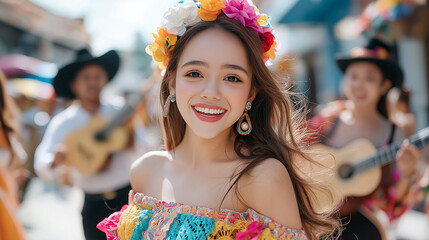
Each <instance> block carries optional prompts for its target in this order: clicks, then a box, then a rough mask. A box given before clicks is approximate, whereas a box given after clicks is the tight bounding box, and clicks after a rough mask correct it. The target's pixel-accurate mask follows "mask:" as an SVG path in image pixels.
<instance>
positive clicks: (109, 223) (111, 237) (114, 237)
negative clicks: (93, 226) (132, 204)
mask: <svg viewBox="0 0 429 240" xmlns="http://www.w3.org/2000/svg"><path fill="white" fill-rule="evenodd" d="M127 207H128V205H124V206H122V208H121V211H118V212H114V213H113V214H111V215H110V216H109V217H108V218H105V219H103V221H101V222H99V223H98V224H97V228H98V229H99V230H101V231H102V232H104V233H105V234H106V239H107V240H119V238H118V234H117V231H116V230H117V229H118V223H119V218H120V217H121V215H122V213H123V212H124V211H125V209H127Z"/></svg>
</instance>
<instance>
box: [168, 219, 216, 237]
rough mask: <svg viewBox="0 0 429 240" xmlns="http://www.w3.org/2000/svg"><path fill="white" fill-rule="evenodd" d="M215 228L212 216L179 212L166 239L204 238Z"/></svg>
mask: <svg viewBox="0 0 429 240" xmlns="http://www.w3.org/2000/svg"><path fill="white" fill-rule="evenodd" d="M214 229H215V222H214V221H213V219H211V218H205V217H200V216H193V215H190V214H179V215H178V216H177V217H176V219H174V222H173V223H172V224H171V226H170V230H169V231H168V233H167V237H166V238H165V239H166V240H185V239H201V240H204V239H206V238H207V236H208V235H209V234H210V233H211V232H212V231H213V230H214Z"/></svg>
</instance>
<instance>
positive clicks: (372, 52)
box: [350, 47, 390, 59]
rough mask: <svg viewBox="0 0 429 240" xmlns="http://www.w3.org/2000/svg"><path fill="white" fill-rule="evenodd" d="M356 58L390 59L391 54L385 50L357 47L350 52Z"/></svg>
mask: <svg viewBox="0 0 429 240" xmlns="http://www.w3.org/2000/svg"><path fill="white" fill-rule="evenodd" d="M350 54H351V56H352V57H354V58H359V57H371V58H377V59H390V56H389V53H388V52H387V50H386V49H385V48H382V47H376V48H374V49H367V48H364V47H355V48H353V49H352V50H351V52H350Z"/></svg>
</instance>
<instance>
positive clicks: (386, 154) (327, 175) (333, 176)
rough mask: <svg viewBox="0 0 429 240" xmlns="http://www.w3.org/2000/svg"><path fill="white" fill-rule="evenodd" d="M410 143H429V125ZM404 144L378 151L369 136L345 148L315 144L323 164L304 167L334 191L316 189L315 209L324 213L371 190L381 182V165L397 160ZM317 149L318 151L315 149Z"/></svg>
mask: <svg viewBox="0 0 429 240" xmlns="http://www.w3.org/2000/svg"><path fill="white" fill-rule="evenodd" d="M409 140H410V143H411V144H413V145H415V146H416V147H417V148H419V149H421V148H423V147H424V146H425V145H427V144H428V143H429V127H427V128H424V129H422V130H421V131H419V132H418V133H417V134H415V135H413V136H412V137H410V138H409ZM400 147H401V143H396V144H391V145H389V146H387V147H386V148H383V149H380V150H377V149H376V148H375V147H374V146H373V144H372V143H371V142H369V141H368V140H366V139H358V140H356V141H353V142H352V143H350V144H348V145H347V146H345V147H343V148H342V149H334V148H331V147H328V146H326V145H322V144H316V145H315V146H314V148H315V151H317V153H320V155H319V156H313V157H314V158H315V160H316V161H317V162H318V163H320V165H317V164H309V165H306V166H304V167H305V169H304V170H303V172H304V173H305V174H307V176H308V177H310V178H312V179H315V180H320V181H321V182H324V183H327V184H328V188H329V190H330V191H331V194H329V193H327V192H324V191H322V190H320V189H317V188H316V189H313V191H314V192H315V198H316V199H313V203H314V204H315V206H316V209H318V210H319V211H321V212H323V211H324V210H326V209H330V208H332V206H333V205H336V206H338V205H339V204H340V203H341V202H342V201H343V199H344V198H345V197H348V196H355V197H361V196H366V195H368V194H370V193H372V192H373V191H374V190H375V189H376V188H377V186H378V185H379V183H380V181H381V173H382V171H381V167H382V166H383V165H386V164H388V163H391V162H393V161H395V160H396V153H397V152H398V150H399V149H400ZM316 149H317V150H316Z"/></svg>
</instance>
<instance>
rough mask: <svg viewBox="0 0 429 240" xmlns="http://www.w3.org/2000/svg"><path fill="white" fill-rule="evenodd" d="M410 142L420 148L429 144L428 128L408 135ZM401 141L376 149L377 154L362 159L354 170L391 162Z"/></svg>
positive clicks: (360, 170)
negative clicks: (410, 135)
mask: <svg viewBox="0 0 429 240" xmlns="http://www.w3.org/2000/svg"><path fill="white" fill-rule="evenodd" d="M409 140H410V143H411V144H413V145H415V146H416V147H417V148H418V149H422V148H423V147H424V146H426V145H427V144H429V128H425V129H423V130H421V131H419V132H418V133H417V134H415V135H413V136H412V137H410V139H409ZM401 144H402V143H394V144H391V145H389V146H388V147H387V148H384V149H381V150H379V151H377V154H376V155H374V156H372V157H370V158H368V159H366V160H365V161H362V162H360V163H358V164H356V165H355V166H354V169H355V172H363V171H366V170H369V169H371V168H374V167H379V166H383V165H386V164H388V163H391V162H393V161H395V160H396V153H397V152H398V151H399V149H400V148H401Z"/></svg>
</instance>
